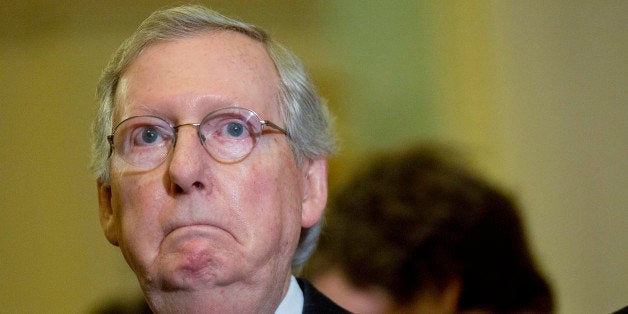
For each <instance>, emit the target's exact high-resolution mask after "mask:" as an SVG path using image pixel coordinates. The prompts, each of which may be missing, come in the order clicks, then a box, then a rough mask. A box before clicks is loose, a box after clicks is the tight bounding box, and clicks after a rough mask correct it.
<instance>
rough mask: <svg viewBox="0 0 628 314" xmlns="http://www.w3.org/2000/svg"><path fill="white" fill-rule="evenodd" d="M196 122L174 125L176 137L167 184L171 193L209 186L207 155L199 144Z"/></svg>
mask: <svg viewBox="0 0 628 314" xmlns="http://www.w3.org/2000/svg"><path fill="white" fill-rule="evenodd" d="M197 129H198V126H197V125H196V124H183V125H179V126H177V127H176V132H177V138H176V142H175V145H174V147H173V148H172V156H171V159H170V164H169V166H168V174H169V180H170V182H169V186H170V190H171V192H172V193H173V194H188V193H192V192H194V191H205V190H207V189H209V188H210V181H211V177H210V176H209V167H208V161H209V159H210V158H209V155H208V154H207V152H206V151H205V148H204V147H203V145H202V144H201V142H200V140H199V137H198V132H196V131H197Z"/></svg>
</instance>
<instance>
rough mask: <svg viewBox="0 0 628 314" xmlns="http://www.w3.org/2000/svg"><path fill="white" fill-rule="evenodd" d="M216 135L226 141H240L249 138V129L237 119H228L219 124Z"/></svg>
mask: <svg viewBox="0 0 628 314" xmlns="http://www.w3.org/2000/svg"><path fill="white" fill-rule="evenodd" d="M217 126H219V127H218V129H217V130H216V135H217V136H218V137H219V138H223V139H228V140H240V139H245V138H249V137H251V131H250V127H249V126H248V125H247V124H246V122H244V121H241V120H239V119H229V120H225V121H222V122H220V123H219V124H218V125H217Z"/></svg>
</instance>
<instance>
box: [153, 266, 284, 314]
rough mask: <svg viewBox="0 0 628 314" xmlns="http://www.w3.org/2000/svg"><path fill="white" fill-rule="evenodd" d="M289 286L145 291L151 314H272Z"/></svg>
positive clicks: (271, 284) (268, 284)
mask: <svg viewBox="0 0 628 314" xmlns="http://www.w3.org/2000/svg"><path fill="white" fill-rule="evenodd" d="M289 286H290V274H288V276H287V278H285V279H283V280H279V281H276V282H269V281H262V282H258V283H256V284H250V283H242V282H238V283H233V284H231V285H229V286H220V287H211V288H204V289H195V290H170V291H167V290H162V289H160V290H155V291H145V294H146V298H147V299H148V303H149V304H150V307H151V309H152V310H153V312H155V313H274V312H275V310H276V309H277V307H278V306H279V304H280V303H281V301H282V300H283V298H284V297H285V295H286V293H287V291H288V287H289Z"/></svg>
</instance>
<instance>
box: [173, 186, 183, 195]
mask: <svg viewBox="0 0 628 314" xmlns="http://www.w3.org/2000/svg"><path fill="white" fill-rule="evenodd" d="M172 191H173V192H174V193H175V194H181V193H183V188H182V187H181V186H180V185H178V184H173V185H172Z"/></svg>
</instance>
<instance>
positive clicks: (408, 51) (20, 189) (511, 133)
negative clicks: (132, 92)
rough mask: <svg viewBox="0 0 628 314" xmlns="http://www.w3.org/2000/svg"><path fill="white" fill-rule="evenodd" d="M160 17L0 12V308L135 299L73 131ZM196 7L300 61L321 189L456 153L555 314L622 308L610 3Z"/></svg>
mask: <svg viewBox="0 0 628 314" xmlns="http://www.w3.org/2000/svg"><path fill="white" fill-rule="evenodd" d="M167 3H168V2H167V1H148V0H146V1H136V2H134V5H133V6H130V5H129V4H127V1H109V2H107V3H101V2H95V3H91V2H90V5H85V2H82V1H70V2H66V4H64V5H60V4H59V2H57V1H8V2H6V1H5V2H4V3H3V4H2V5H0V36H1V37H0V40H1V42H2V46H1V47H0V65H1V66H2V70H1V71H0V82H1V83H2V84H0V144H2V148H3V149H2V150H1V151H0V213H2V218H3V219H2V224H1V226H2V228H1V229H0V282H2V284H1V285H0V312H2V313H37V312H47V313H77V312H85V311H88V310H89V309H91V308H92V307H93V306H94V305H96V304H98V303H99V302H102V301H104V300H107V299H108V298H112V297H121V296H123V297H124V296H126V297H131V296H133V295H135V294H136V293H137V291H138V290H137V284H136V282H135V280H134V278H133V275H132V274H131V273H130V271H129V270H128V269H127V267H126V265H125V264H124V261H123V259H122V257H121V256H120V254H119V253H118V251H117V249H116V248H114V247H111V246H109V245H108V244H107V243H106V241H105V239H104V237H103V236H102V234H101V231H100V226H99V225H98V222H97V203H96V189H95V183H94V182H93V180H92V179H91V175H90V174H89V171H88V160H89V154H88V151H89V136H90V134H89V125H90V120H91V117H92V116H93V110H94V109H93V105H94V101H93V99H94V97H93V95H94V86H95V84H96V81H97V78H98V75H99V73H100V70H101V69H102V67H103V66H104V64H105V62H106V60H107V57H108V56H109V55H110V54H111V53H112V52H113V50H114V49H115V48H116V47H117V45H118V44H119V43H120V42H121V41H122V39H123V38H125V37H126V36H127V35H128V34H130V33H131V32H132V30H133V29H134V28H135V27H136V25H137V23H139V21H141V19H142V18H143V17H145V16H146V15H147V14H149V13H150V12H151V11H152V10H154V9H156V8H160V7H162V6H164V5H165V4H167ZM255 3H257V2H255ZM211 5H212V6H213V7H214V8H217V9H220V10H221V11H222V12H223V13H226V14H228V15H233V16H238V17H241V18H243V19H245V20H248V21H252V22H254V23H256V24H259V25H261V26H263V27H264V28H266V29H268V30H269V31H270V32H271V33H273V34H274V35H275V37H276V38H278V39H279V40H280V41H282V42H284V43H285V44H287V45H288V46H289V47H291V48H293V50H295V51H296V52H297V54H299V55H300V56H302V58H303V59H304V61H305V63H306V64H307V65H308V68H309V69H310V71H311V73H312V75H313V77H314V79H315V81H316V82H317V83H318V84H319V86H320V89H321V92H322V94H323V95H325V96H326V97H327V98H328V100H329V103H330V107H331V110H332V111H333V113H334V114H335V115H336V116H337V117H338V119H337V129H338V134H339V138H340V140H341V144H342V147H343V150H342V151H341V154H340V155H339V156H338V157H336V158H335V159H334V160H333V161H332V175H331V177H330V179H331V181H332V183H336V182H338V181H340V180H342V177H343V176H345V175H346V172H343V171H342V170H344V169H351V164H352V160H355V159H356V158H359V156H361V155H363V154H365V153H368V152H371V151H374V150H377V149H383V148H386V147H390V146H398V145H401V144H402V143H405V142H407V141H411V140H417V139H425V138H431V139H440V140H447V141H452V142H454V143H457V144H459V145H462V146H463V147H464V148H465V149H466V150H467V151H469V152H470V153H471V154H472V156H473V157H474V158H475V160H476V162H477V166H478V167H479V168H480V169H482V170H483V171H485V172H486V173H487V175H488V176H490V177H491V178H493V179H494V180H496V181H498V182H500V183H502V184H503V185H505V186H507V187H509V188H511V189H513V190H514V191H516V192H517V193H518V194H519V196H520V198H521V201H522V203H523V205H524V207H525V212H524V215H525V218H526V222H527V223H528V227H529V228H528V229H529V231H530V239H531V240H532V241H533V246H534V249H535V252H536V253H537V256H538V258H539V261H540V262H541V266H542V267H543V269H544V270H545V271H546V272H547V274H548V275H549V276H550V278H551V280H552V283H553V285H554V288H555V290H556V295H557V298H558V303H559V312H560V313H600V312H601V313H604V312H610V311H612V310H614V309H617V308H619V307H620V306H623V305H626V304H627V303H628V299H626V295H628V275H627V273H628V272H627V271H626V262H625V261H626V260H628V249H627V248H626V245H625V244H624V242H625V239H626V238H628V232H627V231H625V230H626V229H628V228H625V227H624V226H623V225H624V224H625V223H626V222H627V221H628V211H627V210H626V208H625V204H626V203H628V200H627V196H626V194H627V193H625V191H626V190H627V188H628V182H627V177H628V176H627V175H626V169H628V164H627V158H626V157H625V155H626V149H625V147H626V144H625V143H627V142H628V139H627V134H628V130H627V124H626V122H625V120H626V118H628V112H627V111H628V109H627V106H626V103H627V101H628V99H627V96H626V87H625V86H628V78H627V75H626V73H628V68H627V61H626V59H627V58H626V56H627V55H628V42H627V40H628V27H627V26H626V25H628V23H626V22H627V20H626V16H628V4H627V3H626V2H622V1H604V2H592V3H588V2H584V1H576V2H573V1H553V2H551V3H546V2H545V1H536V2H527V3H525V4H521V3H519V2H517V1H494V2H471V1H466V2H460V1H452V2H437V1H434V2H412V1H397V2H394V5H393V4H391V3H380V2H379V1H366V2H358V1H334V2H331V1H326V2H309V1H303V2H299V3H293V2H292V1H279V0H275V1H269V2H265V4H264V5H261V4H257V5H256V6H253V5H250V2H236V3H232V2H230V1H213V2H211Z"/></svg>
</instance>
